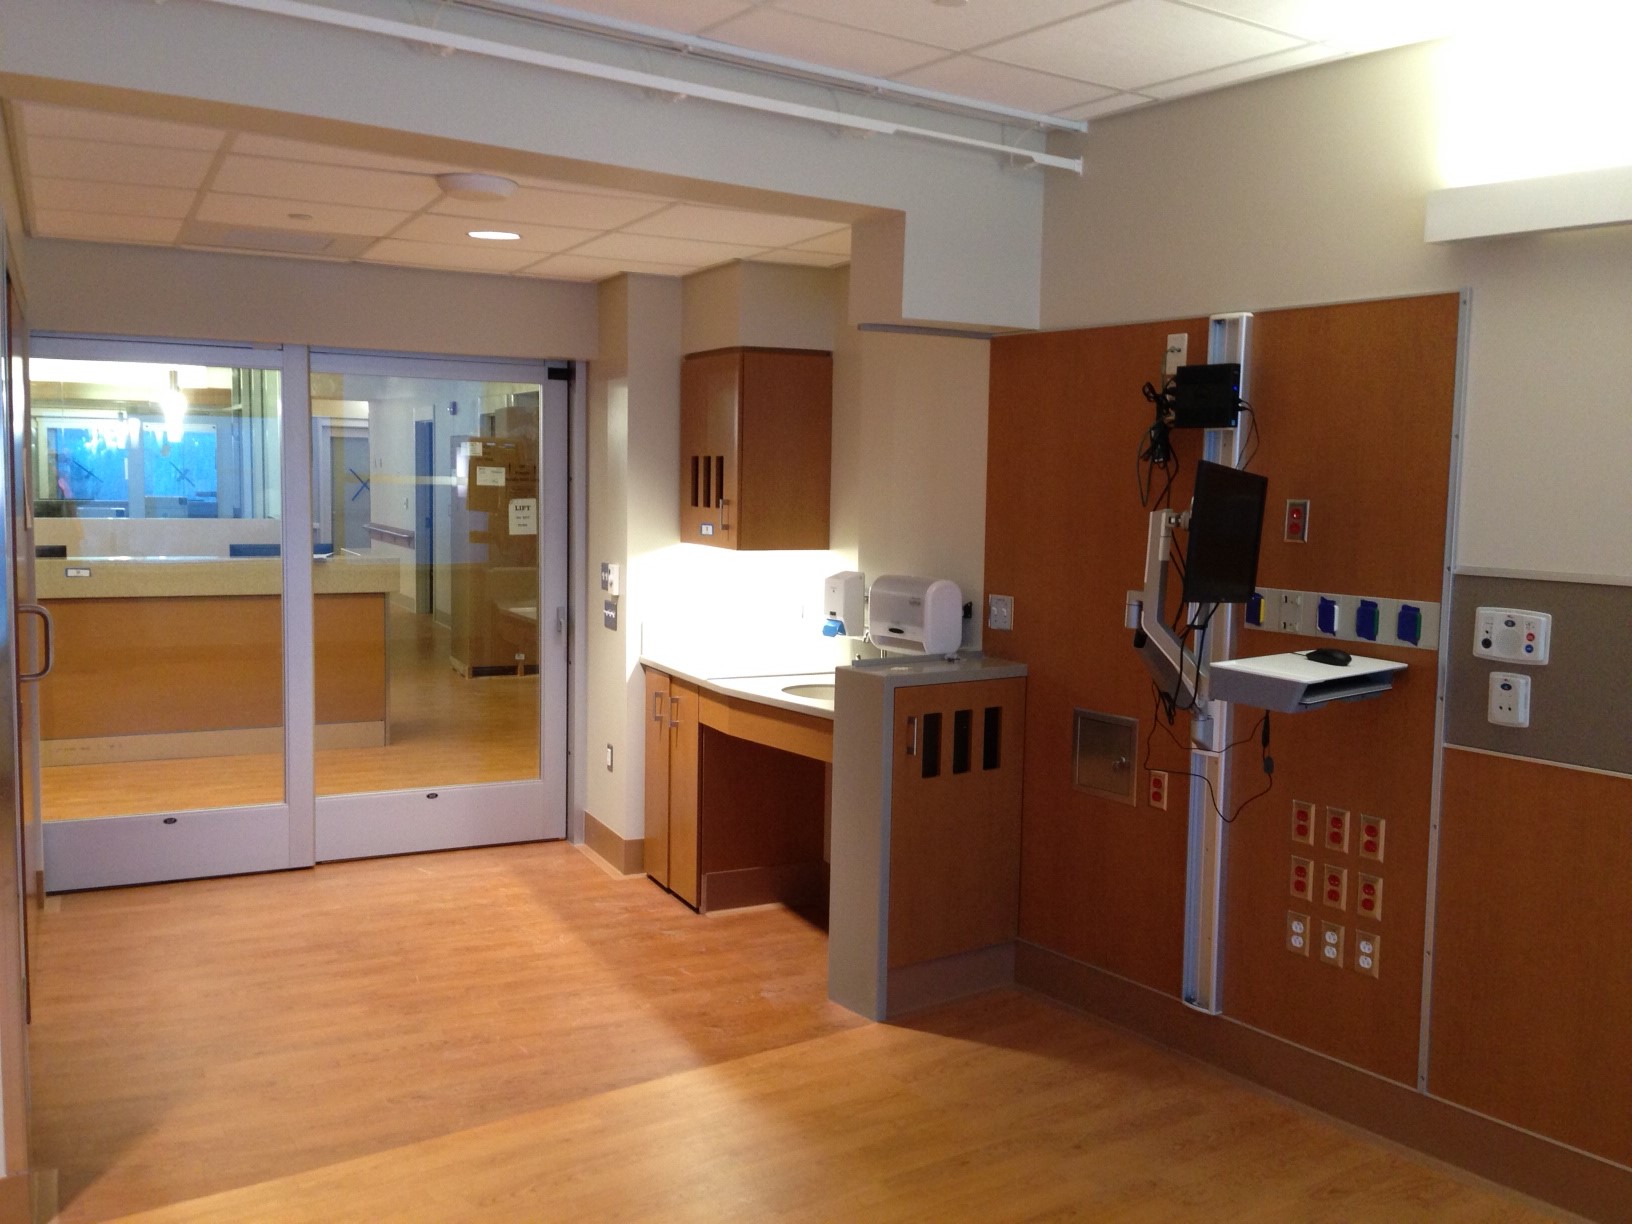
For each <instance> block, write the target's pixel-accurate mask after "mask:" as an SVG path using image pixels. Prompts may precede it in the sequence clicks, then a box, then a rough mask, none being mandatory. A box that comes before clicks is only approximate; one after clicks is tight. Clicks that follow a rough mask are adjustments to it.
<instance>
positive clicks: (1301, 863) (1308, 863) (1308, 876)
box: [1291, 855, 1315, 901]
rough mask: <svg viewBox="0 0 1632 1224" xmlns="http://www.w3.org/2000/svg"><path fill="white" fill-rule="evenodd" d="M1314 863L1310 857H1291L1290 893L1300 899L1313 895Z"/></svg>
mask: <svg viewBox="0 0 1632 1224" xmlns="http://www.w3.org/2000/svg"><path fill="white" fill-rule="evenodd" d="M1314 887H1315V864H1314V861H1313V860H1312V859H1306V858H1298V857H1297V856H1296V855H1294V856H1293V858H1292V882H1291V889H1292V895H1293V896H1294V897H1296V898H1298V900H1300V901H1307V900H1309V898H1310V897H1311V896H1312V895H1314Z"/></svg>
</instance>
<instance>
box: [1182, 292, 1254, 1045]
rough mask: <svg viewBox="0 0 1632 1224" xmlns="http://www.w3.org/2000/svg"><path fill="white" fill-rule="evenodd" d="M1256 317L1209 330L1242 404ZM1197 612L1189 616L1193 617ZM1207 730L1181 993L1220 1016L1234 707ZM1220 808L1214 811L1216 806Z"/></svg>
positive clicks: (1226, 444)
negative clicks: (1234, 376) (1232, 365)
mask: <svg viewBox="0 0 1632 1224" xmlns="http://www.w3.org/2000/svg"><path fill="white" fill-rule="evenodd" d="M1251 331H1252V315H1250V314H1228V315H1214V316H1213V317H1212V318H1211V319H1210V320H1209V323H1208V332H1207V360H1208V361H1209V362H1210V363H1216V362H1221V361H1235V362H1240V364H1241V397H1242V398H1243V399H1247V400H1250V399H1251V398H1252V396H1251V391H1250V389H1249V386H1248V365H1247V356H1248V352H1249V350H1250V348H1251V345H1250V339H1251ZM1246 433H1247V426H1246V424H1245V423H1244V422H1242V421H1237V422H1236V426H1235V428H1234V429H1209V430H1207V432H1206V438H1205V442H1204V445H1203V450H1202V457H1203V458H1204V459H1208V460H1210V461H1212V462H1213V463H1224V464H1228V465H1229V466H1231V467H1238V466H1239V465H1240V462H1241V452H1242V447H1243V444H1244V442H1245V439H1246ZM1194 611H1195V609H1194V608H1192V609H1191V612H1192V614H1193V613H1194ZM1207 646H1208V650H1207V653H1208V657H1209V659H1215V660H1216V659H1228V658H1230V657H1232V655H1233V654H1234V650H1235V622H1234V620H1233V618H1232V616H1231V614H1230V612H1229V611H1228V610H1227V609H1219V611H1218V612H1217V614H1216V615H1215V616H1214V620H1213V624H1212V625H1211V627H1210V628H1209V630H1208V634H1207ZM1206 712H1207V714H1208V715H1209V717H1208V718H1207V719H1206V720H1205V728H1204V729H1202V728H1195V724H1194V723H1193V724H1192V725H1193V728H1195V729H1193V731H1192V738H1193V741H1194V744H1193V747H1192V748H1191V751H1190V772H1191V773H1192V774H1193V775H1196V776H1194V777H1192V778H1191V779H1190V837H1189V850H1188V853H1187V855H1186V860H1185V892H1184V986H1183V996H1182V997H1183V999H1184V1001H1185V1003H1187V1004H1188V1005H1189V1006H1191V1007H1193V1008H1195V1009H1196V1010H1197V1011H1202V1012H1206V1013H1208V1014H1209V1015H1215V1016H1216V1015H1218V1014H1219V1013H1220V1012H1221V1011H1223V999H1222V995H1221V990H1220V985H1221V984H1220V981H1219V961H1220V953H1221V949H1220V946H1219V945H1220V938H1221V935H1222V933H1223V919H1224V858H1225V849H1226V845H1227V838H1226V835H1227V833H1228V829H1229V826H1228V825H1226V824H1225V823H1224V821H1223V820H1222V819H1221V818H1220V813H1221V812H1222V811H1223V810H1225V809H1227V808H1228V807H1229V804H1230V792H1229V782H1230V771H1229V759H1228V753H1227V747H1228V745H1229V743H1230V734H1231V727H1232V721H1233V720H1232V718H1231V710H1230V706H1229V705H1228V704H1227V703H1225V702H1222V701H1210V702H1208V703H1207V711H1206ZM1215 803H1216V806H1215Z"/></svg>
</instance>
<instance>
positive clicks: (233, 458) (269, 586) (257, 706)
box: [29, 357, 284, 821]
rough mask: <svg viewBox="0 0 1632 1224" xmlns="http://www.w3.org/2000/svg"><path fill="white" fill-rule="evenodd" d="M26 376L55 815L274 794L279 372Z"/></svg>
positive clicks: (62, 363)
mask: <svg viewBox="0 0 1632 1224" xmlns="http://www.w3.org/2000/svg"><path fill="white" fill-rule="evenodd" d="M29 374H30V393H31V397H32V401H33V402H32V411H31V422H30V437H29V465H30V473H29V474H30V476H31V478H32V479H31V482H30V483H31V485H32V488H33V491H34V510H35V528H36V529H35V544H36V551H37V553H38V560H37V563H36V577H37V584H38V596H39V599H40V601H41V602H42V603H43V604H44V605H45V606H46V607H47V609H48V610H49V611H50V613H51V616H52V619H53V621H54V623H55V636H56V652H55V653H56V665H55V668H54V670H53V671H52V673H51V674H50V676H48V677H47V678H46V679H45V680H44V681H43V682H41V684H40V723H41V756H42V764H43V767H44V768H43V770H42V777H41V781H42V813H43V815H44V818H45V819H46V820H48V821H49V820H69V819H76V818H85V817H98V816H119V815H133V814H137V813H149V812H169V811H187V810H196V809H203V808H216V807H231V806H241V805H253V804H267V803H278V802H281V801H282V799H283V796H284V759H283V758H284V731H283V724H284V718H283V706H284V701H283V572H282V564H281V561H280V560H279V556H278V554H279V540H280V536H281V522H280V520H281V518H282V506H281V484H280V479H281V476H280V460H281V456H280V443H279V429H280V427H281V421H280V406H279V376H278V372H277V371H276V370H261V369H242V368H231V367H211V366H199V365H178V364H170V363H164V362H138V361H92V360H77V359H73V360H70V359H61V358H48V357H35V358H34V359H33V360H32V361H31V362H30V366H29Z"/></svg>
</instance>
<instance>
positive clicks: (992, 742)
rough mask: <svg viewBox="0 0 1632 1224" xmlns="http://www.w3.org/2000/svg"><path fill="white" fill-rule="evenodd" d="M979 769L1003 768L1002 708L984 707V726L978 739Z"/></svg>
mask: <svg viewBox="0 0 1632 1224" xmlns="http://www.w3.org/2000/svg"><path fill="white" fill-rule="evenodd" d="M980 767H981V768H982V769H1001V768H1002V767H1003V707H1002V706H987V707H986V725H985V727H983V728H982V729H981V737H980Z"/></svg>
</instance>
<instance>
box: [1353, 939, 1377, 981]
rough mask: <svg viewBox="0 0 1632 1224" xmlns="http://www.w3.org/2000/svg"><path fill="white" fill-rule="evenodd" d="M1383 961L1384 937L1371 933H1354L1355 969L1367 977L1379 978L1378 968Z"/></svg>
mask: <svg viewBox="0 0 1632 1224" xmlns="http://www.w3.org/2000/svg"><path fill="white" fill-rule="evenodd" d="M1382 959H1383V937H1382V936H1381V935H1374V934H1372V933H1371V932H1370V931H1356V932H1355V933H1354V967H1355V969H1356V970H1357V971H1358V972H1360V973H1363V974H1365V975H1366V976H1367V977H1376V976H1378V973H1377V970H1378V966H1379V965H1380V964H1381V963H1382Z"/></svg>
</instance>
